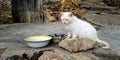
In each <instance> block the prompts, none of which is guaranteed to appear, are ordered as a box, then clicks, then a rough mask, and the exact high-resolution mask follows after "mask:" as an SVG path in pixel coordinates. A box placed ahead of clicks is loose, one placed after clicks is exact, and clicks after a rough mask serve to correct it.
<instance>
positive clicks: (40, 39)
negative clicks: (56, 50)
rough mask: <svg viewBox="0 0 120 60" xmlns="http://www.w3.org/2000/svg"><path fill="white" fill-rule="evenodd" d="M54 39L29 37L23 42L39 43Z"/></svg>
mask: <svg viewBox="0 0 120 60" xmlns="http://www.w3.org/2000/svg"><path fill="white" fill-rule="evenodd" d="M51 39H52V37H51V36H44V35H43V36H28V37H25V38H24V39H23V40H24V41H29V42H37V41H47V40H51Z"/></svg>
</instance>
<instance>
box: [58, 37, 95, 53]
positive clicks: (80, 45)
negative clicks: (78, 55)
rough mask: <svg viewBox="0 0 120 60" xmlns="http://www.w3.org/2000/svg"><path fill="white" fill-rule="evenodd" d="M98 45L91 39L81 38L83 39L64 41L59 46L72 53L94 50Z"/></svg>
mask: <svg viewBox="0 0 120 60" xmlns="http://www.w3.org/2000/svg"><path fill="white" fill-rule="evenodd" d="M95 45H96V42H95V41H93V40H90V39H86V38H81V39H77V40H75V39H64V40H62V41H61V42H60V43H59V46H60V47H62V48H64V49H66V50H68V51H70V52H78V51H82V50H88V49H91V48H93V47H94V46H95Z"/></svg>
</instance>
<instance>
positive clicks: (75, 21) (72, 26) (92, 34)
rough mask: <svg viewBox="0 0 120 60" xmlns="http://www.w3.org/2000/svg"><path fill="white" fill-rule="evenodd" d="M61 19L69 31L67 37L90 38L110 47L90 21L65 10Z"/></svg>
mask: <svg viewBox="0 0 120 60" xmlns="http://www.w3.org/2000/svg"><path fill="white" fill-rule="evenodd" d="M61 20H62V22H63V24H64V25H65V28H66V30H67V31H68V35H67V38H73V39H76V38H88V39H91V40H94V41H97V42H98V43H101V44H104V45H105V46H104V47H103V48H105V49H109V48H110V47H109V44H108V43H107V42H105V41H102V40H100V39H98V36H97V31H96V29H95V28H94V27H93V26H92V25H91V24H90V23H88V22H86V21H83V20H81V19H79V18H77V17H76V16H74V15H73V14H72V13H71V12H63V13H62V15H61Z"/></svg>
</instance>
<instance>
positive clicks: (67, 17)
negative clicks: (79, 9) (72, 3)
mask: <svg viewBox="0 0 120 60" xmlns="http://www.w3.org/2000/svg"><path fill="white" fill-rule="evenodd" d="M72 16H73V14H72V12H63V13H61V21H62V22H63V23H64V24H69V23H70V22H71V21H72Z"/></svg>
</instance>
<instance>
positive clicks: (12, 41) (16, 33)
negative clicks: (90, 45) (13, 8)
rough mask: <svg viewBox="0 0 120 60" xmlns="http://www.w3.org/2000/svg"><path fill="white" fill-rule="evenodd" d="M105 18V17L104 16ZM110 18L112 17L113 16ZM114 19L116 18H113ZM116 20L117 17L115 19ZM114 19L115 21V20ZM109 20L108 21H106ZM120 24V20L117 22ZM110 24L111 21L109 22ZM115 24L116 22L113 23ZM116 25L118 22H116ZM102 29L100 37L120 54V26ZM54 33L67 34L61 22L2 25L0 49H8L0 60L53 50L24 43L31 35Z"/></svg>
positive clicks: (99, 33) (99, 32)
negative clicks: (31, 46) (32, 46)
mask: <svg viewBox="0 0 120 60" xmlns="http://www.w3.org/2000/svg"><path fill="white" fill-rule="evenodd" d="M104 17H105V16H104ZM109 17H112V16H111V15H110V16H109ZM93 18H95V19H97V18H98V20H100V19H99V16H96V17H95V16H94V17H93ZM112 18H114V16H113V17H112ZM115 18H116V17H115ZM115 18H114V19H115ZM118 18H120V16H119V17H118V16H117V18H116V19H118ZM106 20H107V19H106ZM111 20H112V19H111ZM117 21H118V22H120V20H119V19H118V20H117ZM108 22H109V21H108ZM113 23H114V22H113ZM115 23H116V22H115ZM101 25H102V27H101V29H100V30H98V37H99V38H100V39H101V40H105V41H107V42H108V43H109V44H110V46H111V49H112V51H116V52H118V53H120V26H119V24H118V23H117V25H114V24H113V25H107V24H105V23H104V24H101ZM53 33H64V34H65V33H66V31H65V29H64V26H63V24H62V23H61V22H55V23H47V24H45V23H42V24H28V23H24V24H23V23H21V24H20V23H19V24H18V23H16V24H7V25H0V48H7V49H6V50H5V51H4V53H3V54H2V55H1V57H0V60H4V59H5V58H6V57H8V56H12V55H15V54H17V55H22V54H23V53H29V54H31V55H32V53H34V52H35V51H39V50H41V49H46V48H47V49H51V48H53V49H54V48H55V47H45V48H39V49H34V48H29V47H27V45H26V44H25V43H24V41H22V40H23V38H24V37H26V36H30V35H49V34H53Z"/></svg>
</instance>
